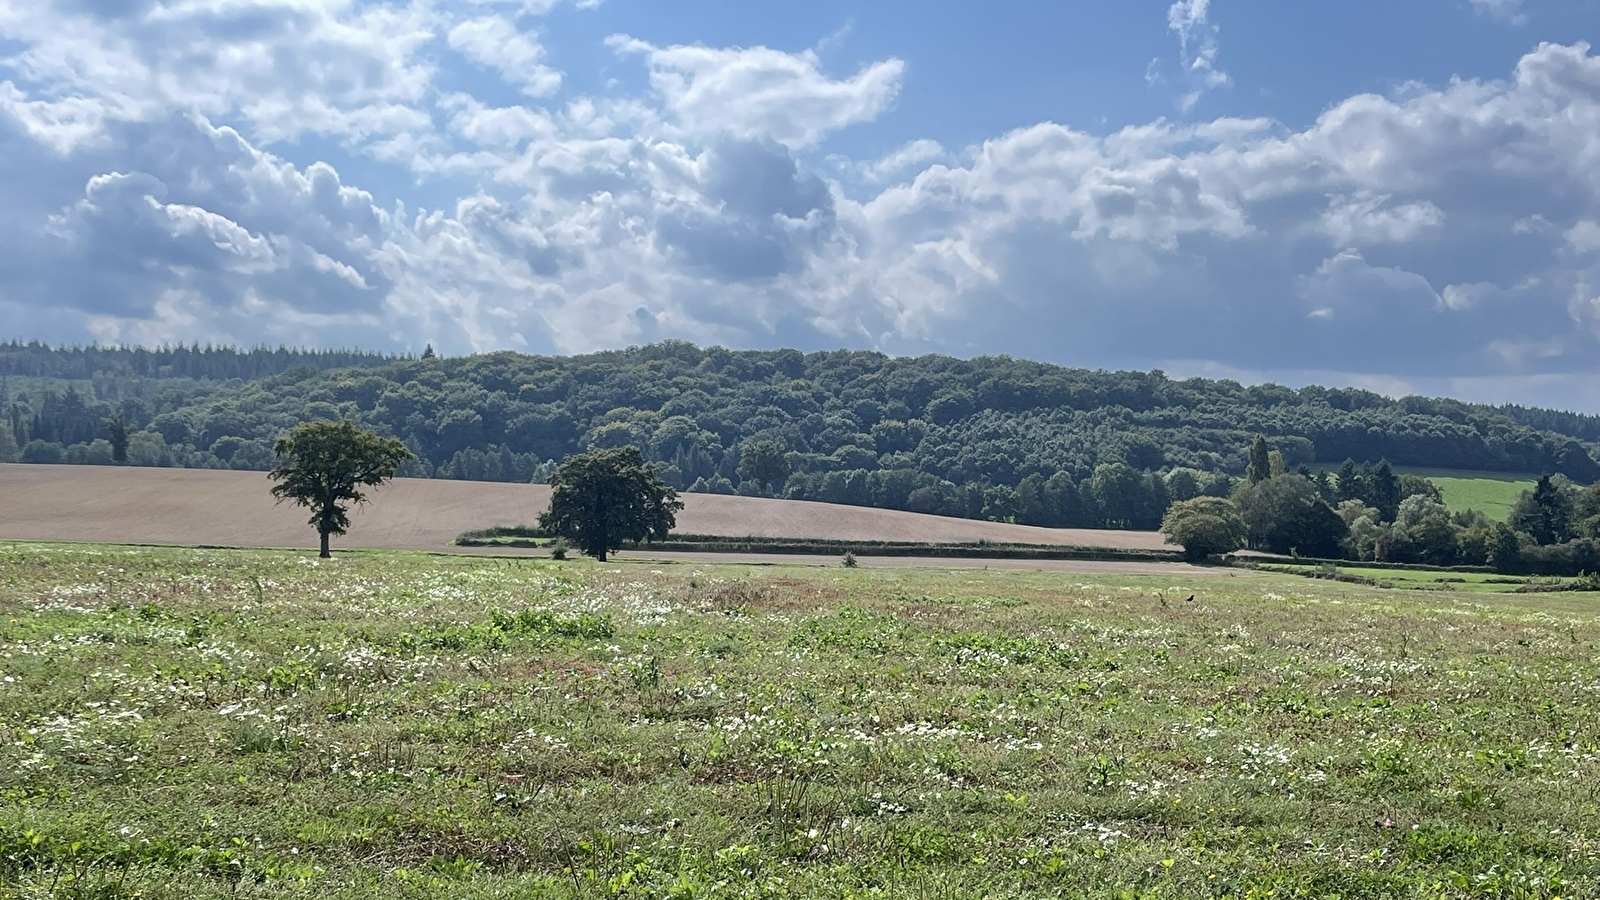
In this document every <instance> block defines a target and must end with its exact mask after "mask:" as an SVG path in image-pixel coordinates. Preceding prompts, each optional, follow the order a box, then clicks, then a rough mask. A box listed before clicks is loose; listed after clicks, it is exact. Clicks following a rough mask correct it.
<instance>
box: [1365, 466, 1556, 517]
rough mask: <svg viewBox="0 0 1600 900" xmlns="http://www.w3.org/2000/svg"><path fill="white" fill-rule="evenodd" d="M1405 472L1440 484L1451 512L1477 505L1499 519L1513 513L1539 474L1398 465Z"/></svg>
mask: <svg viewBox="0 0 1600 900" xmlns="http://www.w3.org/2000/svg"><path fill="white" fill-rule="evenodd" d="M1395 471H1396V472H1398V473H1400V474H1405V475H1421V476H1423V477H1424V478H1427V479H1429V480H1431V481H1432V482H1433V483H1434V484H1437V485H1438V486H1439V490H1440V492H1442V493H1443V494H1444V505H1445V506H1447V507H1449V508H1450V510H1451V511H1452V512H1455V511H1459V510H1463V509H1476V510H1479V511H1481V512H1482V513H1483V514H1484V515H1486V516H1488V517H1489V518H1490V519H1493V520H1494V521H1496V522H1504V521H1505V520H1506V519H1507V518H1508V517H1509V516H1510V515H1511V507H1512V505H1513V504H1515V503H1516V502H1517V497H1518V496H1519V495H1520V494H1521V493H1522V492H1523V491H1531V490H1533V487H1534V485H1535V484H1536V483H1537V482H1538V480H1539V478H1538V476H1536V475H1518V474H1508V473H1505V472H1470V471H1465V470H1461V469H1424V468H1413V467H1410V466H1396V467H1395Z"/></svg>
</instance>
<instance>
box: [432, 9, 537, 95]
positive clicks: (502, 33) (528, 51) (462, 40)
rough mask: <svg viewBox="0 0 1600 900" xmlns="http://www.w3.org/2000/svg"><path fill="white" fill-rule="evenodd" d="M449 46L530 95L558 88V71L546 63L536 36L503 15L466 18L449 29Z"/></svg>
mask: <svg viewBox="0 0 1600 900" xmlns="http://www.w3.org/2000/svg"><path fill="white" fill-rule="evenodd" d="M449 42H450V46H451V48H452V49H454V50H456V51H457V52H459V53H461V54H462V55H463V56H465V57H466V58H467V59H470V60H472V61H473V62H475V63H477V64H478V65H480V66H487V67H489V68H492V69H494V70H496V71H497V72H499V73H500V75H501V77H503V78H504V79H505V80H506V82H507V83H508V84H512V85H515V86H516V87H517V88H519V89H521V91H522V92H523V93H524V94H527V95H528V96H530V97H548V96H549V95H551V94H553V93H555V92H556V91H557V90H560V88H561V73H560V72H557V71H556V70H555V69H552V68H550V67H549V66H547V65H545V63H544V58H545V51H544V47H543V46H541V45H540V44H539V41H538V39H537V37H536V36H534V35H530V34H527V33H525V32H522V31H519V30H518V29H517V26H516V25H515V24H513V23H512V22H511V20H509V19H507V18H505V17H504V16H482V17H480V18H476V19H468V20H467V21H465V22H462V23H460V24H458V25H456V26H455V27H454V28H452V29H450V35H449Z"/></svg>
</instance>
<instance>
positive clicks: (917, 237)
mask: <svg viewBox="0 0 1600 900" xmlns="http://www.w3.org/2000/svg"><path fill="white" fill-rule="evenodd" d="M0 337H15V338H21V339H34V338H37V339H42V340H48V341H51V342H57V343H87V342H91V341H96V342H100V343H134V344H144V345H156V344H161V343H178V342H181V343H192V342H200V343H208V342H209V343H231V344H239V345H246V346H249V345H256V344H269V345H278V344H289V345H301V346H315V347H359V348H363V349H370V350H384V351H401V352H419V351H421V349H422V348H423V347H424V346H426V345H428V344H432V345H433V346H434V347H436V348H437V349H438V351H439V352H441V353H445V354H448V355H456V354H465V353H471V352H476V351H488V350H496V349H511V350H518V351H523V352H530V353H575V352H585V351H591V350H597V349H604V348H614V347H623V346H629V345H636V344H642V343H648V342H651V341H656V340H662V339H668V338H673V339H684V340H690V341H694V342H696V343H699V344H702V345H709V344H720V345H723V346H728V347H735V348H772V347H798V348H801V349H803V350H808V351H809V350H825V349H836V348H841V347H848V348H860V349H875V350H881V351H884V352H887V353H891V354H919V353H930V352H932V353H947V354H952V355H956V356H962V357H969V356H977V355H989V354H1009V355H1012V356H1016V357H1025V358H1032V359H1040V360H1045V361H1049V362H1056V363H1061V364H1065V365H1073V366H1086V367H1091V368H1108V369H1153V368H1159V369H1162V370H1163V371H1166V372H1167V373H1168V374H1170V375H1173V376H1174V377H1188V376H1194V375H1204V376H1210V377H1228V378H1235V379H1238V380H1241V381H1245V382H1259V381H1265V380H1273V381H1278V382H1282V383H1287V384H1291V385H1301V384H1308V383H1321V384H1332V385H1355V386H1359V387H1365V388H1369V389H1373V390H1377V391H1380V392H1383V393H1386V394H1390V395H1401V394H1406V393H1424V394H1435V395H1448V396H1457V397H1462V398H1465V399H1470V400H1478V401H1484V402H1493V403H1499V402H1519V403H1525V404H1532V405H1541V406H1553V407H1558V408H1566V409H1575V410H1581V411H1586V412H1600V0H1406V2H1404V3H1396V2H1393V0H1344V2H1340V3H1331V2H1319V3H1309V2H1295V3H1285V2H1283V0H1180V2H1169V0H1119V2H1116V3H1106V2H1103V0H1100V2H1088V0H1047V2H1043V0H1040V2H1036V0H998V2H994V3H988V4H971V3H966V2H962V3H957V2H954V0H917V2H910V0H872V2H860V0H857V2H849V0H811V2H807V3H751V2H749V0H740V2H735V0H674V2H670V3H669V2H664V0H389V2H376V0H26V2H24V0H0Z"/></svg>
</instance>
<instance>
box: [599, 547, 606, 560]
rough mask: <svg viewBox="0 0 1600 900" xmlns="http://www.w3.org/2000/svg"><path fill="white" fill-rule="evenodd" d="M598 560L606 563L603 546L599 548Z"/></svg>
mask: <svg viewBox="0 0 1600 900" xmlns="http://www.w3.org/2000/svg"><path fill="white" fill-rule="evenodd" d="M599 560H600V561H601V562H605V561H606V548H605V547H603V546H602V547H601V548H600V556H599Z"/></svg>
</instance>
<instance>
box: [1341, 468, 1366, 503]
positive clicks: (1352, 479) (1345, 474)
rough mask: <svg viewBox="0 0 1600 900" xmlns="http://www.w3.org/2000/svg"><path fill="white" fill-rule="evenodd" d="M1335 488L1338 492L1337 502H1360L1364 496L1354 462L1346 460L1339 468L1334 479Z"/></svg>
mask: <svg viewBox="0 0 1600 900" xmlns="http://www.w3.org/2000/svg"><path fill="white" fill-rule="evenodd" d="M1335 481H1336V483H1335V488H1336V489H1337V490H1338V497H1339V502H1340V503H1343V502H1345V501H1346V500H1361V499H1362V498H1363V497H1364V496H1365V492H1364V490H1363V486H1362V484H1361V475H1360V473H1359V472H1357V471H1356V461H1355V460H1353V459H1350V458H1348V457H1347V458H1346V459H1345V461H1344V463H1342V464H1341V465H1340V466H1339V474H1338V475H1337V476H1336V479H1335Z"/></svg>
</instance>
